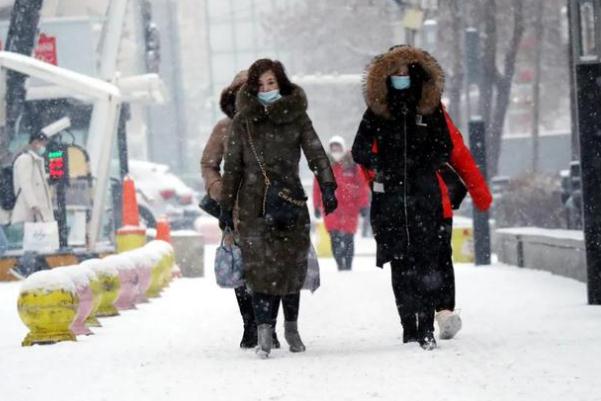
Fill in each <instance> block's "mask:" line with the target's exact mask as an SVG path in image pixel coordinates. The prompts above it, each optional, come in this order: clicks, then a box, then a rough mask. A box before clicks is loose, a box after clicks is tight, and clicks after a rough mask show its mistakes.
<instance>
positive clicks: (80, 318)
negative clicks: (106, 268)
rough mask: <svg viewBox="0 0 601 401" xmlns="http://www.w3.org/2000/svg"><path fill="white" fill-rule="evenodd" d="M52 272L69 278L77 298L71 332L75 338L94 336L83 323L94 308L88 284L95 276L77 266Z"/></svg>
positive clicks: (89, 270)
mask: <svg viewBox="0 0 601 401" xmlns="http://www.w3.org/2000/svg"><path fill="white" fill-rule="evenodd" d="M54 271H59V272H61V273H64V274H66V275H67V276H69V277H70V278H71V280H72V281H73V285H75V289H76V290H77V296H78V297H79V307H78V308H77V316H75V320H74V321H73V323H72V324H71V331H72V332H73V333H74V334H75V335H76V336H80V335H90V334H94V333H92V330H90V329H89V328H88V327H87V326H86V324H85V322H86V320H87V318H88V316H90V313H91V312H92V307H93V306H94V293H93V292H92V288H91V287H90V283H91V282H92V281H93V280H95V279H96V274H95V273H94V272H93V271H92V270H91V269H90V268H88V267H85V266H79V265H72V266H64V267H58V268H56V269H54Z"/></svg>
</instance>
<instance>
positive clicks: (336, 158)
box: [332, 152, 344, 163]
mask: <svg viewBox="0 0 601 401" xmlns="http://www.w3.org/2000/svg"><path fill="white" fill-rule="evenodd" d="M332 159H333V160H334V161H335V162H336V163H339V162H340V161H341V160H342V159H344V152H332Z"/></svg>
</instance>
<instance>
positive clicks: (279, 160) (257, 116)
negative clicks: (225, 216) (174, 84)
mask: <svg viewBox="0 0 601 401" xmlns="http://www.w3.org/2000/svg"><path fill="white" fill-rule="evenodd" d="M236 108H237V110H238V114H236V117H235V118H234V121H233V124H232V130H231V131H230V134H229V139H228V148H227V153H226V155H225V167H224V176H223V199H222V202H221V206H222V207H223V209H224V210H232V209H233V208H234V206H235V205H236V204H237V208H238V215H237V219H238V221H237V224H236V228H237V236H238V241H239V245H240V247H241V249H242V258H243V260H244V268H245V277H246V282H247V285H248V286H249V287H250V288H251V290H253V291H255V292H259V293H265V294H273V295H286V294H292V293H297V292H299V291H300V290H301V288H302V286H303V283H304V280H305V276H306V274H307V253H308V251H309V246H310V238H309V229H310V221H309V211H308V209H307V207H306V206H305V207H304V208H302V211H301V216H300V218H299V220H298V222H297V224H296V225H295V226H294V227H293V228H292V229H290V230H287V231H276V230H274V229H271V228H269V226H267V225H266V223H265V219H264V218H263V217H262V209H263V198H264V194H265V182H264V179H263V175H262V173H261V169H260V168H259V165H258V163H257V159H256V157H255V155H254V154H253V151H252V149H251V146H250V142H249V129H250V131H251V133H252V138H253V142H254V144H255V148H256V150H257V152H258V154H259V157H260V158H261V159H262V161H263V162H264V163H265V167H266V169H267V174H268V176H269V178H270V179H271V180H273V179H277V180H280V181H281V182H283V183H284V185H286V186H287V187H288V188H290V189H292V190H294V191H296V190H299V191H302V184H301V180H300V178H299V162H300V157H301V150H302V151H303V152H304V154H305V156H306V158H307V160H308V162H309V166H310V168H311V170H312V171H313V172H314V173H315V175H316V176H317V179H318V181H319V183H320V185H321V186H322V187H323V185H324V184H327V183H333V184H335V180H334V175H333V173H332V169H331V168H330V162H329V160H328V157H327V155H326V152H325V151H324V149H323V146H322V144H321V142H320V140H319V138H318V136H317V134H316V133H315V130H314V129H313V124H312V123H311V120H310V119H309V116H308V115H307V98H306V96H305V93H304V91H303V90H302V88H300V87H298V86H294V88H293V90H292V92H291V93H290V94H289V95H286V96H284V97H283V98H281V99H280V100H278V101H276V102H275V103H273V104H271V105H269V106H268V107H264V106H263V105H262V104H261V103H260V102H259V101H258V99H257V97H256V96H255V95H254V94H251V93H250V92H249V91H248V88H247V87H246V86H244V87H242V88H241V89H240V92H239V93H238V96H237V99H236Z"/></svg>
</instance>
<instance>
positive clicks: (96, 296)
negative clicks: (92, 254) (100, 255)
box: [79, 259, 104, 327]
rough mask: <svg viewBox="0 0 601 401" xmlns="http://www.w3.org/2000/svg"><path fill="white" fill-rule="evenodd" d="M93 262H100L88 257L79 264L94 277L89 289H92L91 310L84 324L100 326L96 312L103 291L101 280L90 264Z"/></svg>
mask: <svg viewBox="0 0 601 401" xmlns="http://www.w3.org/2000/svg"><path fill="white" fill-rule="evenodd" d="M94 263H96V264H98V263H101V262H100V259H88V260H84V261H83V262H81V263H80V264H79V267H81V268H84V269H89V270H91V271H92V273H93V274H94V278H93V279H91V280H90V289H91V290H92V310H91V311H90V314H89V316H88V318H87V319H86V326H87V327H102V324H101V323H100V321H99V320H98V318H97V317H96V313H98V308H100V304H101V303H102V294H103V292H104V291H103V289H102V282H101V280H100V278H99V277H98V275H97V274H96V273H95V272H94V269H92V266H91V265H92V264H94Z"/></svg>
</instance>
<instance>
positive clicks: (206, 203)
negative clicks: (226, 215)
mask: <svg viewBox="0 0 601 401" xmlns="http://www.w3.org/2000/svg"><path fill="white" fill-rule="evenodd" d="M198 207H199V208H201V209H202V210H204V211H205V212H207V213H208V214H210V215H211V216H213V217H216V218H219V216H220V215H221V206H219V203H218V202H217V201H216V200H214V199H212V198H211V197H210V196H209V195H205V196H204V197H203V198H202V200H201V201H200V204H199V205H198Z"/></svg>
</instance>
